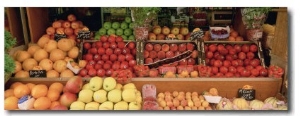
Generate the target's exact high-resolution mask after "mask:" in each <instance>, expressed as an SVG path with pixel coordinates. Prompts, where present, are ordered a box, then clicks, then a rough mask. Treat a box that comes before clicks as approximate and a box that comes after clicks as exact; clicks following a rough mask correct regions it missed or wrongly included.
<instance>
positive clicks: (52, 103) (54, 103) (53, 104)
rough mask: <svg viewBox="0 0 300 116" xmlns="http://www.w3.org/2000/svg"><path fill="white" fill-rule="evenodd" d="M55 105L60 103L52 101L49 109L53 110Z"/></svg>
mask: <svg viewBox="0 0 300 116" xmlns="http://www.w3.org/2000/svg"><path fill="white" fill-rule="evenodd" d="M57 105H60V102H59V101H53V102H51V106H50V108H49V109H52V108H54V107H55V106H57Z"/></svg>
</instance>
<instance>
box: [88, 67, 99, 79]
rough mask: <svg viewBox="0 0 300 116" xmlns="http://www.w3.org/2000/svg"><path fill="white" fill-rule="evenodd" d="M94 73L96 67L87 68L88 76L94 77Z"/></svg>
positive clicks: (95, 72)
mask: <svg viewBox="0 0 300 116" xmlns="http://www.w3.org/2000/svg"><path fill="white" fill-rule="evenodd" d="M96 74H97V71H96V69H94V68H92V69H90V70H88V75H89V76H90V77H94V76H96Z"/></svg>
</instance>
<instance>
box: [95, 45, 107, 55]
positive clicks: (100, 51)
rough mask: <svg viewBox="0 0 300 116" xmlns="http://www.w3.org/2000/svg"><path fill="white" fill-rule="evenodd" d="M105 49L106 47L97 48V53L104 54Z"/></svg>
mask: <svg viewBox="0 0 300 116" xmlns="http://www.w3.org/2000/svg"><path fill="white" fill-rule="evenodd" d="M105 51H106V50H105V49H104V48H101V47H100V48H98V50H97V53H98V54H99V55H104V54H105Z"/></svg>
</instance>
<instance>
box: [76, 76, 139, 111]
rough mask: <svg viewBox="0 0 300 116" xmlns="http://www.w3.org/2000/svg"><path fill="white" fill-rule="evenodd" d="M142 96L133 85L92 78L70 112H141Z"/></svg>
mask: <svg viewBox="0 0 300 116" xmlns="http://www.w3.org/2000/svg"><path fill="white" fill-rule="evenodd" d="M141 103H142V95H141V92H140V91H138V90H137V89H136V86H135V85H134V84H133V83H127V84H125V85H122V84H120V83H117V81H116V80H115V78H113V77H105V78H102V77H97V76H96V77H92V78H91V79H90V80H89V82H88V83H86V84H84V85H83V87H82V90H80V91H79V93H78V99H77V101H74V102H73V103H72V104H71V105H70V110H141V108H142V105H141Z"/></svg>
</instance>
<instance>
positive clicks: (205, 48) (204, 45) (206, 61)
mask: <svg viewBox="0 0 300 116" xmlns="http://www.w3.org/2000/svg"><path fill="white" fill-rule="evenodd" d="M212 44H215V45H216V46H215V48H209V46H210V45H212ZM218 45H223V47H224V48H225V47H228V49H229V47H231V49H234V46H235V45H239V46H240V48H241V49H242V46H243V45H248V47H249V48H248V49H250V45H255V46H256V48H257V50H256V52H253V54H251V53H249V57H252V59H258V60H259V65H260V66H262V67H263V68H266V66H265V63H264V62H265V61H264V57H263V53H262V47H261V43H260V42H258V44H255V43H254V42H252V41H239V42H232V41H201V52H202V53H201V64H202V65H205V66H214V61H215V60H219V61H221V62H220V63H221V65H224V64H223V63H224V62H223V61H227V60H229V63H230V64H229V66H233V64H232V63H233V62H232V61H233V60H234V59H237V60H239V55H238V54H239V53H236V51H235V50H232V51H229V50H227V51H226V50H225V53H220V52H219V51H218ZM209 49H212V50H213V49H216V50H215V51H217V52H212V51H209ZM225 49H227V48H225ZM248 51H249V50H248ZM230 52H231V53H230ZM217 53H219V54H217ZM241 54H242V53H241ZM250 54H251V55H250ZM208 55H209V56H208ZM253 55H254V56H253ZM227 56H228V57H227ZM229 56H231V57H229ZM241 57H245V58H244V59H246V60H244V59H243V60H239V62H240V64H242V66H243V67H246V65H247V66H248V65H249V64H250V60H248V55H247V53H245V54H242V55H241ZM230 59H231V60H230ZM227 62H228V61H227ZM234 63H235V62H234ZM227 64H228V63H227ZM235 64H236V63H235ZM244 65H245V66H244ZM237 66H240V65H237ZM237 66H236V67H237Z"/></svg>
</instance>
